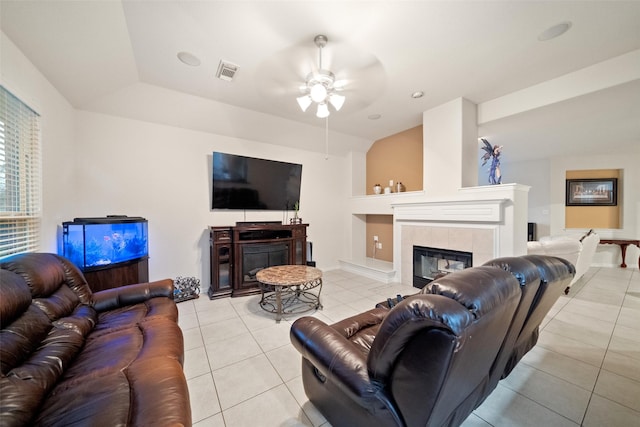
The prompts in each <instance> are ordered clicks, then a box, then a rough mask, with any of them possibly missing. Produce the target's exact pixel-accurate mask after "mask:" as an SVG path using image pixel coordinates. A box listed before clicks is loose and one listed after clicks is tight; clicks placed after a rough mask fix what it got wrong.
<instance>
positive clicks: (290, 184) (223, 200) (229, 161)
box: [211, 151, 302, 211]
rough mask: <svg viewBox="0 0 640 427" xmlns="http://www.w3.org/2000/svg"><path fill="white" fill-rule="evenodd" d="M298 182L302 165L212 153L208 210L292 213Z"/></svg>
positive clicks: (298, 188) (298, 189) (299, 181)
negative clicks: (211, 183) (209, 205)
mask: <svg viewBox="0 0 640 427" xmlns="http://www.w3.org/2000/svg"><path fill="white" fill-rule="evenodd" d="M301 181H302V165H299V164H296V163H287V162H279V161H276V160H266V159H258V158H254V157H245V156H238V155H235V154H227V153H218V152H215V151H214V152H213V195H212V198H211V207H212V209H253V210H278V211H283V210H293V209H294V205H295V204H296V202H299V200H300V184H301ZM298 207H299V206H298Z"/></svg>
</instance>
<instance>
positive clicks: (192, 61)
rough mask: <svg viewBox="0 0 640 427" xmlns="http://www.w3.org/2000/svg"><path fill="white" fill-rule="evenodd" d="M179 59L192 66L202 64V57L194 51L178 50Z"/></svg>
mask: <svg viewBox="0 0 640 427" xmlns="http://www.w3.org/2000/svg"><path fill="white" fill-rule="evenodd" d="M178 59H179V60H180V61H181V62H182V63H184V64H187V65H190V66H192V67H197V66H198V65H200V59H199V58H198V57H197V56H195V55H194V54H193V53H189V52H178Z"/></svg>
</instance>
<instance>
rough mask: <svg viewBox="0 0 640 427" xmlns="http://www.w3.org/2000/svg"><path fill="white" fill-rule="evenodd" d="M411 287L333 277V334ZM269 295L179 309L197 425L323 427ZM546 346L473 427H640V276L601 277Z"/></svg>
mask: <svg viewBox="0 0 640 427" xmlns="http://www.w3.org/2000/svg"><path fill="white" fill-rule="evenodd" d="M412 292H413V291H412V288H409V287H407V286H404V285H399V284H383V283H380V282H376V281H373V280H371V279H367V278H364V277H362V276H357V275H355V274H352V273H348V272H345V271H340V270H334V271H328V272H325V273H324V285H323V289H322V302H323V304H324V309H323V310H322V311H318V312H315V313H312V315H313V316H316V317H318V318H320V319H322V320H323V321H325V322H327V323H334V322H336V321H338V320H340V319H342V318H344V317H347V316H351V315H354V314H356V313H359V312H362V311H364V310H368V309H370V308H372V307H374V305H375V303H377V302H379V301H381V300H385V299H386V298H387V297H392V296H395V295H396V294H408V293H412ZM258 301H259V296H249V297H242V298H226V299H219V300H214V301H211V300H209V299H208V298H207V297H206V296H202V297H200V298H199V299H196V300H191V301H186V302H182V303H180V304H178V307H179V311H180V327H181V328H182V330H183V332H184V338H185V352H186V354H185V366H184V370H185V374H186V376H187V380H188V384H189V392H190V396H191V408H192V415H193V422H194V425H195V426H198V427H204V426H220V427H223V426H226V427H239V426H252V427H254V426H265V427H272V426H273V427H275V426H323V427H330V426H329V423H328V422H327V421H326V420H325V419H324V417H323V416H322V415H321V414H320V413H319V412H318V411H317V410H316V409H315V408H314V407H313V405H312V404H311V403H310V402H309V401H308V400H307V398H306V396H305V394H304V390H303V387H302V379H301V376H300V356H299V355H298V353H297V351H296V350H295V349H294V348H293V346H292V345H291V343H290V341H289V328H290V326H291V323H292V322H293V320H295V319H291V318H287V319H286V320H283V321H282V322H281V323H280V324H276V323H275V321H274V319H273V317H272V316H273V315H271V314H268V313H266V312H264V311H263V310H262V309H260V307H259V306H258ZM542 326H543V329H542V331H541V334H540V339H539V341H538V344H537V345H536V346H535V347H534V348H533V349H532V350H531V351H530V352H529V353H528V354H527V355H526V356H525V357H524V359H523V360H522V361H521V362H520V363H519V364H518V366H517V367H516V369H514V370H513V372H512V373H511V375H510V376H509V377H508V378H506V379H505V380H503V381H501V382H500V384H498V387H497V388H496V389H495V390H494V391H493V393H492V394H491V395H490V396H489V398H487V400H486V401H485V402H484V403H483V404H482V406H480V407H479V408H478V409H476V411H475V412H474V413H473V414H472V415H471V416H470V417H469V418H468V419H467V420H466V421H465V423H464V424H463V425H464V426H466V427H470V426H484V427H486V426H510V427H511V426H578V425H582V426H607V427H611V426H640V333H639V331H640V272H639V271H638V269H632V268H628V269H626V270H625V269H620V268H592V269H591V270H589V272H587V274H586V275H585V276H584V277H583V278H582V279H581V281H580V282H578V283H577V284H576V285H574V287H573V289H572V292H571V293H570V294H569V295H568V296H566V297H565V296H563V297H561V298H560V300H559V301H558V302H557V304H556V305H555V306H554V307H553V309H552V311H551V312H550V313H549V315H548V316H547V318H546V319H545V321H544V323H543V325H542Z"/></svg>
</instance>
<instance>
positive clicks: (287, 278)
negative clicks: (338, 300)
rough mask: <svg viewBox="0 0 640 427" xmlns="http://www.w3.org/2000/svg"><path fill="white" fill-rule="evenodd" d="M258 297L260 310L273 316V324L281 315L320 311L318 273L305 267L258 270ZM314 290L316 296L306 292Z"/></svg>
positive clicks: (295, 266)
mask: <svg viewBox="0 0 640 427" xmlns="http://www.w3.org/2000/svg"><path fill="white" fill-rule="evenodd" d="M256 279H258V282H259V283H260V291H261V293H262V298H261V299H260V307H262V309H263V310H265V311H268V312H270V313H275V315H276V323H280V320H281V319H282V316H283V315H284V314H298V313H304V312H305V311H309V310H312V309H314V308H315V309H318V308H319V309H322V304H321V303H320V292H321V291H322V271H320V270H319V269H317V268H314V267H308V266H306V265H278V266H275V267H269V268H265V269H263V270H260V271H258V273H257V274H256ZM315 288H318V293H314V292H310V291H311V289H315Z"/></svg>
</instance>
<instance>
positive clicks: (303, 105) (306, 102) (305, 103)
mask: <svg viewBox="0 0 640 427" xmlns="http://www.w3.org/2000/svg"><path fill="white" fill-rule="evenodd" d="M296 101H298V105H299V106H300V109H301V110H302V111H303V112H305V111H307V108H309V106H310V105H311V102H313V101H311V96H309V95H304V96H299V97H297V98H296Z"/></svg>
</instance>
